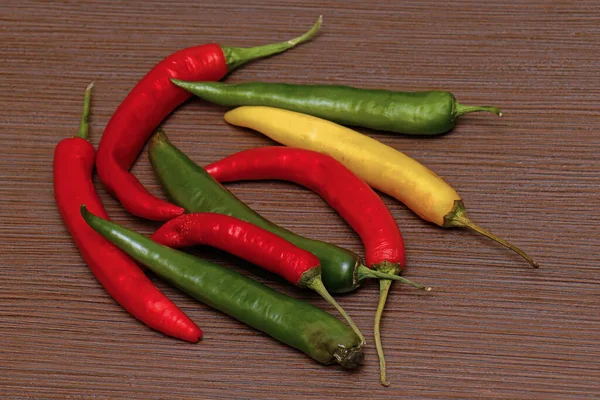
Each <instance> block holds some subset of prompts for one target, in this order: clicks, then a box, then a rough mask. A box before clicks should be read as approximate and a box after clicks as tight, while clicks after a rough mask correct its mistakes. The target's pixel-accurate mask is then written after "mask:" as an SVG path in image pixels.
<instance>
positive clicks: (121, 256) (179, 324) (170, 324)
mask: <svg viewBox="0 0 600 400" xmlns="http://www.w3.org/2000/svg"><path fill="white" fill-rule="evenodd" d="M90 90H91V85H90V87H88V91H87V92H86V102H87V104H88V105H89V91H90ZM88 109H89V106H88ZM84 110H85V109H84ZM86 136H87V115H86V112H85V111H84V118H83V119H82V129H81V130H80V137H74V138H68V139H64V140H62V141H61V142H60V143H58V145H57V146H56V149H55V151H54V196H55V198H56V204H57V205H58V210H59V212H60V215H61V217H62V219H63V221H64V223H65V225H66V227H67V229H68V230H69V233H70V234H71V236H72V237H73V241H74V242H75V245H76V246H77V247H78V248H79V251H80V252H81V255H82V256H83V259H84V260H85V262H86V263H87V264H88V265H89V267H90V269H91V271H92V273H93V274H94V276H95V277H96V278H97V279H98V281H99V282H100V284H102V286H103V287H104V288H105V289H106V291H107V292H108V293H109V294H110V295H111V296H112V297H113V298H114V299H115V300H116V301H117V302H118V303H119V304H120V305H121V306H123V308H125V309H126V310H127V311H128V312H129V313H130V314H131V315H133V316H134V317H136V318H137V319H139V320H140V321H142V322H143V323H145V324H146V325H148V326H149V327H151V328H153V329H156V330H157V331H160V332H162V333H164V334H166V335H169V336H173V337H176V338H180V339H183V340H187V341H189V342H197V341H198V340H199V339H200V338H201V337H202V331H201V330H200V328H198V326H196V324H194V322H193V321H192V320H190V319H189V318H188V317H187V315H185V313H184V312H183V311H181V310H180V309H179V308H178V307H177V306H176V305H175V304H173V303H172V302H171V301H170V300H169V299H168V298H167V297H166V296H165V295H164V294H163V293H161V292H160V291H159V290H158V288H157V287H156V286H154V284H153V283H152V281H151V280H150V279H149V278H148V277H147V276H146V275H145V274H144V272H143V271H142V270H141V269H140V268H139V267H138V265H137V264H136V263H135V262H134V261H133V260H131V259H130V258H129V257H128V256H127V255H126V254H125V253H123V252H121V251H120V250H119V249H117V248H116V247H115V246H113V245H112V244H111V243H110V242H108V241H107V240H106V239H104V238H103V237H102V236H100V234H98V233H97V232H96V231H94V230H93V229H92V228H90V226H89V225H88V224H87V223H86V222H85V221H84V219H83V218H82V216H81V213H80V211H79V208H80V206H81V204H86V205H87V207H88V208H89V209H90V211H91V212H93V213H94V214H96V215H99V216H101V217H102V218H105V219H107V218H108V216H107V214H106V211H105V210H104V207H103V206H102V203H100V199H99V198H98V194H97V193H96V190H95V188H94V184H93V182H92V172H93V170H94V159H95V155H96V151H95V150H94V146H92V145H91V144H90V143H89V142H88V141H87V140H85V137H86Z"/></svg>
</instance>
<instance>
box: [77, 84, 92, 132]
mask: <svg viewBox="0 0 600 400" xmlns="http://www.w3.org/2000/svg"><path fill="white" fill-rule="evenodd" d="M93 87H94V82H92V83H90V84H89V85H88V86H87V88H85V96H84V98H83V113H81V123H80V124H79V132H78V133H77V137H80V138H82V139H87V137H88V131H89V129H90V124H89V122H90V103H91V101H92V88H93Z"/></svg>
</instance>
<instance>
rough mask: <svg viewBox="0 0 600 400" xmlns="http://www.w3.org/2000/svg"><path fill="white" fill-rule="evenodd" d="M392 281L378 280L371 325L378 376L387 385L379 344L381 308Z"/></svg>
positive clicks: (383, 306)
mask: <svg viewBox="0 0 600 400" xmlns="http://www.w3.org/2000/svg"><path fill="white" fill-rule="evenodd" d="M391 286H392V281H391V280H389V279H381V280H380V281H379V303H378V304H377V312H376V313H375V325H374V327H373V335H374V336H375V349H376V350H377V357H379V378H380V380H381V384H382V385H383V386H389V385H390V384H389V383H388V380H387V376H386V366H385V357H384V355H383V345H382V344H381V330H380V326H381V316H382V315H383V309H384V308H385V303H386V301H387V297H388V293H389V292H390V287H391Z"/></svg>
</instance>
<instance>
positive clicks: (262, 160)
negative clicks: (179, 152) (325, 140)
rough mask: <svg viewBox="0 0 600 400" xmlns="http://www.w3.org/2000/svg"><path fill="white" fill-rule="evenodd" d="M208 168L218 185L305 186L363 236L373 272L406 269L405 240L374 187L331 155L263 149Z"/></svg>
mask: <svg viewBox="0 0 600 400" xmlns="http://www.w3.org/2000/svg"><path fill="white" fill-rule="evenodd" d="M205 169H206V171H207V172H208V173H209V174H210V175H212V177H213V178H215V179H216V180H217V181H219V182H232V181H240V180H264V179H277V180H285V181H290V182H295V183H297V184H299V185H302V186H305V187H307V188H309V189H311V190H312V191H314V192H315V193H317V194H318V195H319V196H321V197H322V198H323V199H324V200H325V201H326V202H327V203H328V204H329V205H330V206H331V207H332V208H333V209H334V210H336V211H337V212H338V213H339V214H340V216H342V218H344V220H346V221H347V222H348V224H349V225H350V226H351V227H352V229H354V230H355V231H356V233H358V235H359V236H360V238H361V239H362V241H363V244H364V246H365V255H366V257H365V258H366V261H367V266H368V267H370V268H373V267H377V266H378V265H380V264H382V263H384V262H388V263H393V264H397V265H398V269H399V270H400V269H402V268H403V267H404V265H405V251H404V241H403V239H402V235H401V233H400V230H399V229H398V225H397V224H396V221H395V220H394V217H393V216H392V214H391V213H390V211H389V210H388V208H387V207H386V206H385V204H384V203H383V201H382V200H381V198H380V197H379V196H378V195H377V193H375V192H374V191H373V189H371V187H370V186H369V185H367V184H366V183H365V182H364V181H363V180H361V179H360V178H359V177H357V176H356V175H354V173H352V172H351V171H350V170H349V169H348V168H346V167H345V166H343V165H342V164H341V163H339V162H338V161H337V160H335V159H334V158H332V157H330V156H327V155H325V154H321V153H318V152H315V151H311V150H304V149H296V148H290V147H283V146H269V147H259V148H255V149H250V150H245V151H241V152H239V153H236V154H233V155H231V156H229V157H226V158H224V159H222V160H219V161H217V162H214V163H212V164H210V165H208V166H206V167H205ZM396 272H398V271H396Z"/></svg>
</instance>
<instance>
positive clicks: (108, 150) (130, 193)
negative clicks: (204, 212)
mask: <svg viewBox="0 0 600 400" xmlns="http://www.w3.org/2000/svg"><path fill="white" fill-rule="evenodd" d="M226 74H227V63H226V60H225V55H224V53H223V50H222V49H221V47H220V46H219V45H217V44H205V45H202V46H196V47H191V48H188V49H184V50H181V51H178V52H176V53H174V54H172V55H170V56H168V57H167V58H165V59H164V60H163V61H161V62H160V63H158V64H157V65H156V66H155V67H154V68H152V70H150V72H149V73H148V74H147V75H146V76H145V77H144V78H143V79H142V80H141V81H139V82H138V84H137V85H136V86H135V87H134V88H133V89H132V90H131V92H130V93H129V94H128V95H127V97H126V98H125V100H123V102H122V103H121V105H120V106H119V108H117V110H116V111H115V113H114V114H113V116H112V118H111V119H110V121H109V122H108V124H107V125H106V129H105V130H104V134H103V135H102V139H101V140H100V144H99V146H98V159H97V161H96V166H97V169H98V175H99V176H100V179H101V180H102V183H103V184H104V185H105V186H106V188H107V189H108V191H109V192H110V193H111V194H113V195H114V196H116V197H117V198H118V199H119V201H120V202H121V204H122V205H123V207H124V208H125V209H126V210H127V211H129V212H131V213H132V214H134V215H137V216H140V217H143V218H147V219H152V220H159V221H162V220H168V219H170V218H173V217H175V216H177V215H180V214H183V212H184V210H183V208H181V207H178V206H176V205H173V204H171V203H168V202H166V201H164V200H161V199H159V198H157V197H155V196H154V195H152V194H151V193H150V192H148V191H147V190H146V189H145V188H144V186H142V184H141V183H140V182H139V181H138V180H137V178H136V177H135V176H134V175H133V174H132V173H131V172H129V169H130V168H131V166H132V165H133V163H134V162H135V160H136V159H137V157H138V155H139V153H140V151H141V150H142V148H143V147H144V144H145V143H146V141H147V140H148V137H149V136H150V135H151V134H152V132H153V131H154V129H155V128H156V127H157V126H158V125H159V124H160V123H161V121H162V120H163V119H165V118H166V117H167V116H168V115H169V114H170V113H171V112H172V111H173V109H175V108H176V107H177V106H178V105H180V104H181V103H183V102H184V101H185V100H187V99H188V98H189V97H190V96H191V94H190V93H189V92H186V91H185V90H184V89H181V88H179V87H177V86H175V85H173V84H172V83H171V81H170V79H171V78H174V77H180V78H181V79H183V77H188V78H190V79H191V78H192V77H193V78H194V79H198V80H204V81H216V80H219V79H222V78H223V77H224V76H225V75H226Z"/></svg>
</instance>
